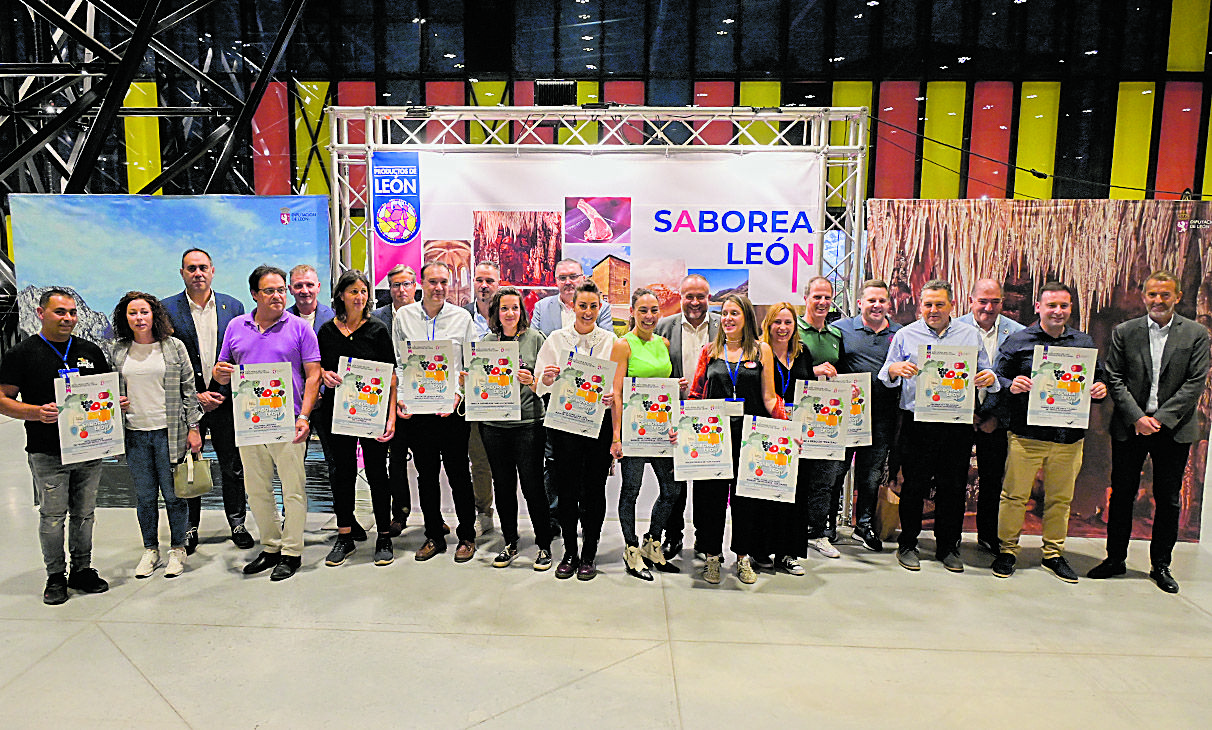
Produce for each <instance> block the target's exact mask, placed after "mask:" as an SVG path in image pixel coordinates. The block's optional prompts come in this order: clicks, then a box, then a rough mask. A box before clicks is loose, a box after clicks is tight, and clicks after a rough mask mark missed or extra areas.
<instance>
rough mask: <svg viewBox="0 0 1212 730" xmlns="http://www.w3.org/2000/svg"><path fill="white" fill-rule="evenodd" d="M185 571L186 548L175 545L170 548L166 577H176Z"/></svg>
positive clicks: (165, 571) (165, 569)
mask: <svg viewBox="0 0 1212 730" xmlns="http://www.w3.org/2000/svg"><path fill="white" fill-rule="evenodd" d="M184 572H185V548H183V547H175V548H169V550H168V565H167V566H166V567H165V568H164V577H165V578H176V577H177V576H178V575H181V574H182V573H184Z"/></svg>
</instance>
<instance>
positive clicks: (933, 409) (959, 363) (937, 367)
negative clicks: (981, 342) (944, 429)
mask: <svg viewBox="0 0 1212 730" xmlns="http://www.w3.org/2000/svg"><path fill="white" fill-rule="evenodd" d="M976 347H977V346H976V345H918V346H917V363H918V374H917V395H916V397H915V400H914V406H913V420H915V421H931V422H934V423H972V411H973V408H974V406H975V405H976V386H975V385H973V382H972V381H973V379H974V378H976Z"/></svg>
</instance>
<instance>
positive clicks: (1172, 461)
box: [1107, 427, 1191, 568]
mask: <svg viewBox="0 0 1212 730" xmlns="http://www.w3.org/2000/svg"><path fill="white" fill-rule="evenodd" d="M1190 454H1191V444H1189V443H1187V444H1183V443H1179V442H1177V441H1175V440H1174V434H1173V432H1172V431H1171V430H1170V429H1168V428H1164V427H1163V428H1162V430H1161V431H1159V432H1157V433H1155V434H1152V435H1149V436H1137V435H1132V436H1129V437H1128V438H1127V439H1125V440H1124V441H1115V440H1112V441H1111V503H1110V505H1109V509H1108V514H1107V557H1108V558H1110V559H1111V560H1121V561H1122V560H1125V559H1127V557H1128V541H1129V540H1130V539H1131V537H1132V510H1133V506H1134V505H1135V503H1136V495H1137V492H1139V491H1140V474H1141V468H1142V467H1143V466H1144V464H1145V457H1146V456H1148V457H1150V458H1151V459H1152V460H1153V504H1154V511H1153V534H1152V537H1151V538H1150V542H1149V560H1150V561H1151V562H1152V564H1153V567H1155V568H1160V567H1168V566H1169V565H1170V556H1171V553H1172V552H1173V551H1174V543H1175V542H1176V541H1177V540H1178V514H1179V508H1180V506H1181V501H1180V495H1181V493H1182V486H1183V471H1184V470H1186V468H1187V458H1188V457H1189V456H1190Z"/></svg>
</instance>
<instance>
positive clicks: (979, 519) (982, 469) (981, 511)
mask: <svg viewBox="0 0 1212 730" xmlns="http://www.w3.org/2000/svg"><path fill="white" fill-rule="evenodd" d="M972 435H973V437H974V439H975V440H976V474H977V484H976V485H977V492H976V538H977V539H978V540H981V541H984V542H988V543H989V544H991V545H997V544H998V538H997V511H998V509H999V507H1000V505H1001V497H1002V477H1003V476H1005V474H1006V454H1007V453H1008V450H1009V440H1008V439H1007V438H1006V429H1004V428H998V429H995V430H994V431H993V433H985V432H984V431H982V430H980V429H976V430H975V431H974V432H973V434H972Z"/></svg>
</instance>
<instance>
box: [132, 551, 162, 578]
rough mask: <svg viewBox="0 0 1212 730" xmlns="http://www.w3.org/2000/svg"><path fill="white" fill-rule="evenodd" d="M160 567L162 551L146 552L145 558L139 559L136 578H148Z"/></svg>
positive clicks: (144, 552)
mask: <svg viewBox="0 0 1212 730" xmlns="http://www.w3.org/2000/svg"><path fill="white" fill-rule="evenodd" d="M159 565H160V551H159V550H155V549H150V550H144V551H143V557H141V558H139V564H138V565H137V566H135V577H136V578H147V577H149V576H150V575H151V574H152V573H154V572H156V568H157V566H159Z"/></svg>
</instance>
